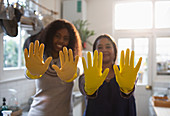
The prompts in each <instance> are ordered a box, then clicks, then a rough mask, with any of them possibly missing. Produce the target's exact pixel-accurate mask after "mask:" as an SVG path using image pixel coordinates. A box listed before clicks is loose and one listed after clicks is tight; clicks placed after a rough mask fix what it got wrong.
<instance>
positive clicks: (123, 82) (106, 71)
mask: <svg viewBox="0 0 170 116" xmlns="http://www.w3.org/2000/svg"><path fill="white" fill-rule="evenodd" d="M97 51H98V52H100V54H99V56H98V52H97ZM93 52H94V57H93V66H92V61H91V55H90V53H88V54H87V59H88V68H87V66H86V62H85V59H84V58H83V59H82V62H83V67H84V75H82V76H81V77H80V78H79V87H80V90H81V92H82V94H84V95H86V97H87V100H88V101H87V106H86V110H85V115H86V116H136V106H135V98H134V96H133V91H134V86H135V80H136V75H137V72H138V70H139V67H140V64H141V60H142V58H140V60H139V62H138V64H137V66H136V67H135V68H134V52H132V53H131V60H130V65H129V49H128V50H127V51H126V57H125V59H124V52H123V51H122V53H121V61H120V72H119V69H118V68H117V65H115V61H116V58H117V47H116V43H115V42H114V41H113V39H112V38H111V36H109V35H107V34H104V35H100V36H99V37H98V38H97V39H96V40H95V42H94V44H93ZM113 67H114V68H113ZM132 67H133V68H132ZM102 72H103V73H102ZM129 72H130V73H129Z"/></svg>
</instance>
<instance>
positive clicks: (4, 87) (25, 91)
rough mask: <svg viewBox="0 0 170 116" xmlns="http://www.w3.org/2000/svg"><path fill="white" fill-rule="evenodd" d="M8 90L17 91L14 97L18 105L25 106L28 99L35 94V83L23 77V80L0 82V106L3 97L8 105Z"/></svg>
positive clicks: (9, 95)
mask: <svg viewBox="0 0 170 116" xmlns="http://www.w3.org/2000/svg"><path fill="white" fill-rule="evenodd" d="M8 89H15V90H16V91H17V94H16V97H17V99H18V103H19V104H20V105H21V104H25V103H28V99H29V98H30V97H31V96H32V95H34V93H35V81H34V80H29V79H26V78H25V77H23V79H18V80H13V81H7V82H0V106H1V105H2V98H3V97H5V98H6V100H7V101H6V103H7V105H8V100H9V98H10V97H11V94H10V91H9V90H8Z"/></svg>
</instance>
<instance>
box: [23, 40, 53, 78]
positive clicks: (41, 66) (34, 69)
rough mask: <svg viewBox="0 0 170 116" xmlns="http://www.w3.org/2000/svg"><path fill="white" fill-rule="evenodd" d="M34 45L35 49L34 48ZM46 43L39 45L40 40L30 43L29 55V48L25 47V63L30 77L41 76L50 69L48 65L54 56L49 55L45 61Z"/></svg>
mask: <svg viewBox="0 0 170 116" xmlns="http://www.w3.org/2000/svg"><path fill="white" fill-rule="evenodd" d="M33 47H34V50H33ZM43 53H44V44H41V45H40V46H39V41H38V40H36V41H35V45H34V44H33V42H31V43H30V46H29V55H28V50H27V48H25V49H24V56H25V63H26V67H27V74H28V76H29V77H30V78H32V79H36V78H40V77H41V76H42V75H43V74H44V73H45V72H46V70H47V69H48V66H49V64H50V62H51V60H52V57H48V58H47V60H46V61H45V63H44V61H43Z"/></svg>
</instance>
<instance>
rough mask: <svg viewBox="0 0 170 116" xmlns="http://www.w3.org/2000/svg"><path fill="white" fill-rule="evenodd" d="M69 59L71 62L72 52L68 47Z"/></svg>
mask: <svg viewBox="0 0 170 116" xmlns="http://www.w3.org/2000/svg"><path fill="white" fill-rule="evenodd" d="M69 60H70V62H73V52H72V50H71V49H69Z"/></svg>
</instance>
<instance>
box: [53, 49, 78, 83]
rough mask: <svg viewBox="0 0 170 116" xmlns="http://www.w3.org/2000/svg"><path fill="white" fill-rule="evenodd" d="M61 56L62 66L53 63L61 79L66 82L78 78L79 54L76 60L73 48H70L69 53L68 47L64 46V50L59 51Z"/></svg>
mask: <svg viewBox="0 0 170 116" xmlns="http://www.w3.org/2000/svg"><path fill="white" fill-rule="evenodd" d="M59 56H60V63H61V68H59V67H58V66H57V65H55V64H53V65H52V67H53V68H54V69H55V71H56V72H57V74H58V76H59V78H60V79H61V80H63V81H65V82H72V81H73V80H74V79H76V78H77V63H78V59H79V56H76V58H75V62H74V61H73V52H72V50H71V49H69V55H68V50H67V48H66V47H64V48H63V52H62V51H60V52H59Z"/></svg>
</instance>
